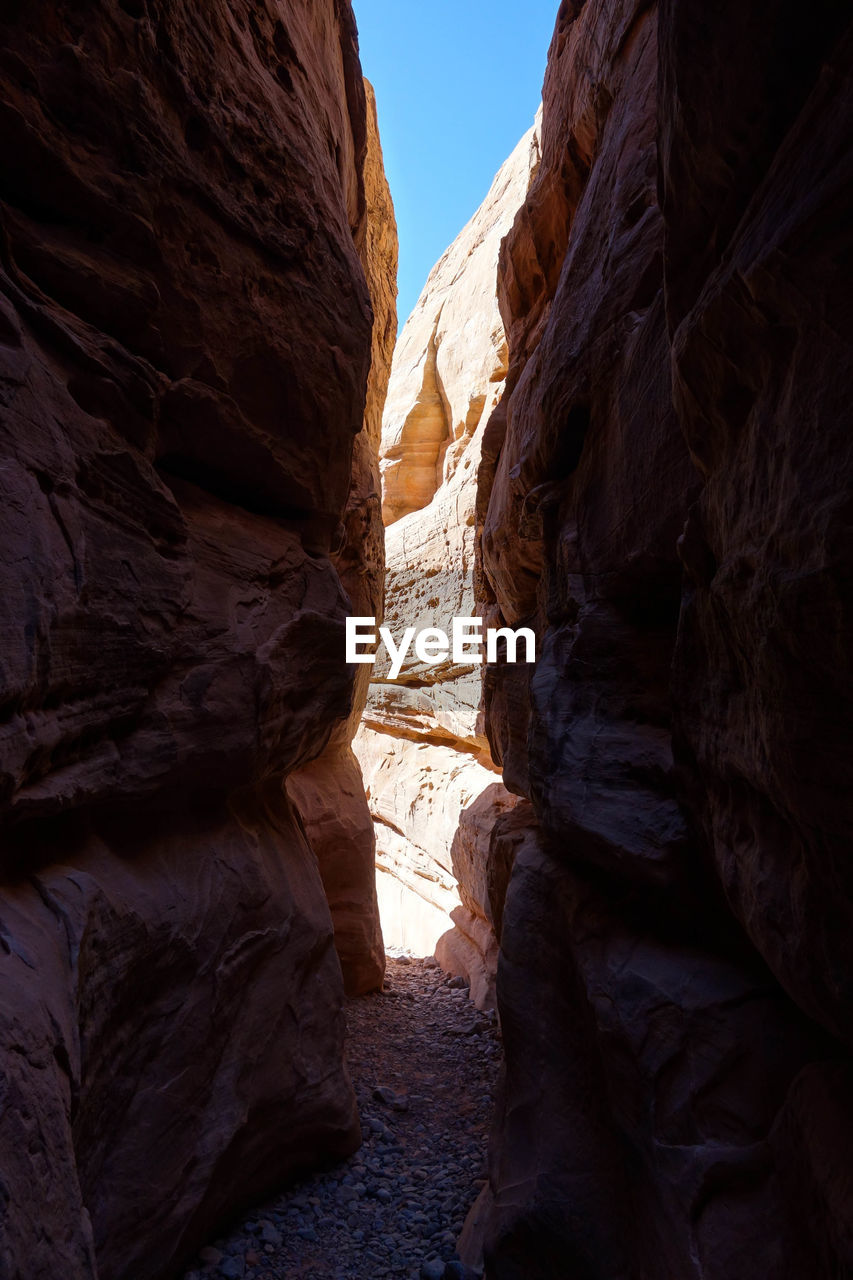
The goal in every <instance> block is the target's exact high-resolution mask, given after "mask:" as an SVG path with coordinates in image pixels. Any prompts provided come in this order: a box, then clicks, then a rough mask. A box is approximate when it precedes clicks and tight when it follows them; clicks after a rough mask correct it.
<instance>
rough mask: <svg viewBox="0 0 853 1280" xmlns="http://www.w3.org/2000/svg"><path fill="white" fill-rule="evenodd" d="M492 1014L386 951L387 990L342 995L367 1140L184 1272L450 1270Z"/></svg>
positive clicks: (481, 1134) (353, 1279) (488, 1094)
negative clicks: (367, 994) (352, 1152)
mask: <svg viewBox="0 0 853 1280" xmlns="http://www.w3.org/2000/svg"><path fill="white" fill-rule="evenodd" d="M500 1056H501V1051H500V1044H499V1038H498V1030H497V1026H496V1019H495V1015H494V1014H492V1013H480V1012H479V1011H478V1010H477V1009H476V1007H475V1006H474V1005H473V1004H472V1003H471V1002H470V1000H469V999H468V990H467V987H465V986H464V984H463V983H462V980H461V979H459V978H448V977H447V975H446V974H445V973H443V972H442V970H441V969H439V968H438V966H437V965H436V964H435V961H434V960H419V959H413V958H410V957H408V956H405V955H398V956H396V957H395V956H389V957H388V973H387V978H386V983H385V990H384V991H383V992H381V993H377V994H375V995H370V996H361V997H359V998H357V999H352V1000H348V1001H347V1060H348V1064H349V1070H350V1075H351V1077H352V1081H353V1085H354V1087H355V1091H356V1097H357V1099H358V1108H359V1114H360V1116H361V1127H362V1134H363V1139H364V1141H363V1144H362V1146H361V1148H360V1150H358V1151H357V1152H356V1153H355V1155H353V1156H351V1157H350V1158H349V1160H347V1161H345V1162H344V1163H342V1164H340V1165H337V1166H336V1167H334V1168H333V1169H327V1170H325V1171H324V1172H322V1173H319V1174H316V1175H314V1176H313V1177H311V1178H309V1179H307V1180H305V1181H303V1182H301V1183H299V1184H297V1185H296V1186H293V1187H291V1188H290V1189H289V1190H287V1191H285V1192H283V1193H282V1194H281V1195H279V1196H277V1197H276V1198H275V1199H274V1200H271V1201H269V1202H268V1203H267V1204H265V1205H263V1206H262V1207H260V1208H258V1209H256V1210H255V1211H254V1212H252V1213H250V1214H248V1216H246V1217H245V1218H244V1219H243V1221H242V1222H241V1223H240V1224H239V1226H237V1227H235V1228H234V1229H233V1230H232V1231H231V1232H230V1234H229V1235H227V1236H225V1237H224V1238H222V1239H218V1240H215V1241H213V1243H212V1244H210V1245H209V1246H208V1247H207V1248H205V1249H202V1251H201V1253H200V1255H199V1257H198V1259H197V1260H196V1262H195V1264H194V1265H193V1267H192V1268H191V1269H190V1271H189V1272H187V1274H186V1277H185V1280H208V1277H210V1278H212V1280H390V1278H391V1277H393V1278H394V1280H453V1278H457V1277H458V1278H461V1280H464V1278H466V1277H470V1276H473V1275H474V1273H473V1272H469V1271H467V1270H466V1269H465V1268H463V1267H462V1266H461V1264H460V1263H459V1261H458V1259H457V1256H456V1241H457V1237H458V1236H459V1233H460V1231H461V1230H462V1226H463V1223H464V1220H465V1217H466V1215H467V1213H468V1210H469V1209H470V1208H471V1206H472V1204H473V1203H474V1201H475V1200H476V1198H477V1196H478V1195H479V1193H480V1190H481V1188H482V1187H483V1186H484V1185H485V1179H486V1144H487V1138H488V1129H489V1124H490V1122H491V1114H492V1099H493V1097H494V1092H495V1084H496V1080H497V1074H498V1068H499V1064H500Z"/></svg>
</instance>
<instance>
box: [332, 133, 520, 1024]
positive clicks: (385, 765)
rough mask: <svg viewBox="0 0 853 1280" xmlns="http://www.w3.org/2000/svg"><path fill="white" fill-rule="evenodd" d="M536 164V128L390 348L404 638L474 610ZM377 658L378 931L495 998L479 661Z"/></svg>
mask: <svg viewBox="0 0 853 1280" xmlns="http://www.w3.org/2000/svg"><path fill="white" fill-rule="evenodd" d="M538 158H539V134H538V126H537V127H534V128H532V129H531V130H530V131H529V132H528V133H527V134H526V135H525V136H524V138H523V139H522V140H521V142H520V143H519V144H518V146H517V147H516V149H515V150H514V152H513V154H512V155H511V156H510V158H509V159H508V160H507V161H506V163H505V164H504V165H503V167H502V168H501V170H500V171H499V173H498V174H497V176H496V177H495V180H494V182H493V184H492V187H491V189H490V191H489V193H488V195H487V196H486V199H485V200H484V202H483V204H482V205H481V207H480V208H479V209H478V210H477V212H476V213H475V215H474V216H473V217H472V219H471V221H470V222H469V223H468V225H467V226H466V227H465V228H464V229H463V230H462V232H461V233H460V234H459V236H458V237H457V239H456V240H455V241H454V243H453V244H452V245H451V246H450V248H449V249H448V250H447V252H446V253H445V254H444V255H443V257H442V258H441V259H440V261H439V262H438V263H437V264H436V265H435V267H434V268H433V270H432V272H431V273H430V276H429V279H428V280H427V283H426V285H425V287H424V290H423V293H422V294H421V297H420V298H419V300H418V303H417V305H416V307H415V310H414V311H413V312H412V314H411V316H410V317H409V318H408V320H407V322H406V324H405V326H404V328H403V331H402V333H401V335H400V338H399V341H398V343H397V346H396V349H395V351H394V360H393V367H392V371H391V381H390V384H389V388H388V398H387V401H386V405H385V414H384V420H383V427H382V447H381V470H382V485H383V509H384V516H385V520H386V524H387V529H386V560H387V571H386V572H387V576H386V600H385V617H386V622H387V624H388V626H389V627H390V628H391V630H392V632H393V634H394V635H395V636H396V637H398V638H399V637H400V636H401V635H402V633H403V631H404V630H405V628H406V627H412V626H414V627H418V628H421V627H428V626H438V627H442V628H443V629H445V630H446V631H447V632H448V633H449V631H450V627H451V619H452V618H453V617H454V616H461V617H469V616H473V615H475V614H476V612H477V609H476V606H475V604H474V534H475V530H474V507H475V502H476V490H477V468H478V465H479V461H480V454H481V449H482V440H483V433H484V431H485V427H486V423H487V422H488V420H489V417H490V415H491V412H492V410H493V409H494V407H495V405H496V403H497V402H498V400H499V399H500V396H501V393H502V391H503V384H504V378H505V375H506V359H507V348H506V338H505V334H504V330H503V325H502V322H501V318H500V314H499V312H498V305H497V263H498V254H499V249H500V243H501V240H502V238H503V236H504V235H505V234H506V232H507V231H508V229H509V227H510V226H511V224H512V220H513V218H514V216H515V213H516V210H517V209H518V208H519V206H520V205H521V204H522V202H523V200H524V197H525V194H526V192H527V188H528V186H529V184H530V180H531V177H532V174H533V173H534V172H535V168H536V164H537V163H538ZM382 658H383V660H382V661H381V662H377V664H376V667H375V668H373V669H372V670H371V684H370V694H369V698H368V701H367V708H366V711H365V715H364V721H363V724H362V728H361V729H360V731H359V734H358V737H357V739H356V751H357V754H358V756H359V759H360V761H361V764H362V768H363V771H364V779H365V785H366V788H367V794H368V800H369V803H370V807H371V811H372V813H373V816H374V820H375V824H376V840H377V874H378V887H379V895H380V900H381V903H382V914H383V925H384V928H385V933H386V939H387V941H388V942H389V943H397V944H400V945H407V946H410V947H412V948H413V949H415V950H416V951H419V952H421V953H422V954H429V953H431V952H432V951H433V949H434V947H435V945H436V942H437V940H438V939H439V938H441V939H442V942H441V945H440V946H439V952H438V954H439V957H440V959H441V960H442V963H443V964H444V965H445V967H447V968H449V969H452V970H454V971H455V972H458V973H461V974H464V975H465V976H466V977H468V978H469V979H470V980H471V981H472V982H473V984H474V994H475V996H476V998H477V1000H478V1002H480V1003H483V1004H488V1003H491V1002H492V999H493V996H492V990H491V988H492V984H493V976H494V966H495V962H496V953H497V949H496V944H495V941H494V935H493V932H492V928H491V922H490V918H489V905H488V896H487V894H486V892H485V887H484V885H481V884H480V883H479V879H478V877H479V868H481V867H482V866H484V865H485V857H486V850H487V847H488V834H489V830H490V828H491V825H492V823H493V822H494V820H495V817H496V816H497V815H498V814H499V813H502V812H504V811H505V810H506V809H508V808H511V807H512V806H513V805H514V804H515V797H513V796H511V795H510V794H509V793H508V792H507V791H506V790H505V788H504V787H503V786H502V784H501V782H500V778H499V775H498V774H497V772H496V771H495V768H494V766H493V764H492V761H491V759H490V756H489V753H488V743H487V741H486V738H485V736H484V733H483V726H482V715H481V686H482V680H481V670H482V669H481V668H480V667H478V666H475V665H473V664H468V665H464V664H459V663H454V662H453V661H452V659H448V661H446V662H442V663H440V664H438V665H435V666H427V665H426V664H424V663H421V662H419V661H418V660H417V658H416V657H414V655H410V660H409V661H408V662H407V663H406V665H405V666H404V668H403V671H402V674H401V676H400V677H399V679H398V680H396V681H391V680H389V678H388V662H387V657H386V655H385V654H384V651H383V654H382ZM365 670H368V668H365ZM484 842H485V843H484ZM469 867H470V871H471V874H470V875H469V874H468V870H467V869H468V868H469ZM451 917H452V918H451Z"/></svg>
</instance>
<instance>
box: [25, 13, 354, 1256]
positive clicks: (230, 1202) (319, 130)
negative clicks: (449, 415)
mask: <svg viewBox="0 0 853 1280" xmlns="http://www.w3.org/2000/svg"><path fill="white" fill-rule="evenodd" d="M0 24H2V39H0V61H1V62H2V83H3V92H2V100H1V101H0V125H2V132H3V138H4V161H3V166H2V174H0V199H2V204H0V217H2V238H0V268H2V271H0V285H1V286H2V302H1V303H0V317H2V318H0V404H2V414H1V415H0V455H2V457H0V487H2V493H3V500H2V503H0V528H2V533H0V541H1V542H2V546H3V549H4V555H3V558H2V564H0V595H1V596H2V600H3V617H2V646H0V830H2V837H0V838H2V864H0V865H2V891H1V892H0V945H2V952H0V967H2V970H3V972H2V983H3V990H4V1000H3V1007H2V1013H0V1078H2V1084H1V1085H0V1092H1V1093H2V1108H0V1185H2V1189H3V1190H2V1195H3V1220H2V1225H0V1274H2V1275H3V1276H9V1277H13V1276H21V1277H23V1276H26V1277H27V1280H38V1278H40V1277H44V1278H45V1280H48V1278H50V1280H56V1278H57V1277H58V1276H62V1277H63V1280H78V1278H80V1280H82V1278H83V1277H93V1276H94V1275H95V1274H96V1273H97V1274H98V1275H99V1276H100V1277H101V1278H102V1280H108V1278H109V1277H120V1276H121V1277H129V1276H133V1277H134V1280H144V1278H145V1277H155V1276H156V1277H160V1276H166V1275H171V1274H174V1273H175V1270H176V1268H177V1265H178V1262H179V1260H180V1258H181V1257H182V1256H184V1255H185V1254H187V1253H188V1252H190V1251H192V1249H193V1248H194V1247H195V1246H196V1245H197V1244H198V1243H199V1242H200V1241H201V1240H202V1239H203V1238H204V1236H205V1235H206V1234H207V1233H208V1232H209V1231H210V1229H211V1227H212V1226H213V1224H215V1223H216V1222H217V1221H219V1220H220V1218H221V1217H222V1215H223V1214H225V1213H227V1212H228V1211H229V1210H231V1209H232V1208H233V1207H234V1206H235V1205H236V1204H237V1203H238V1202H240V1201H243V1200H245V1199H248V1198H250V1197H252V1196H253V1195H256V1194H257V1193H259V1192H260V1191H261V1190H262V1189H263V1188H264V1187H266V1186H269V1185H270V1184H272V1183H275V1182H277V1181H279V1180H280V1179H281V1178H282V1177H283V1176H285V1175H286V1174H288V1173H290V1172H291V1171H293V1170H294V1169H296V1168H298V1167H300V1166H302V1165H304V1164H305V1163H306V1162H313V1161H316V1160H317V1159H320V1158H323V1157H325V1156H329V1155H332V1154H334V1153H337V1152H341V1151H343V1150H346V1149H350V1148H351V1147H352V1146H353V1145H354V1144H355V1143H356V1142H357V1140H358V1126H357V1121H356V1117H355V1110H354V1102H353V1097H352V1093H351V1089H350V1086H349V1083H348V1080H347V1078H346V1075H345V1072H344V1070H343V1066H342V1062H341V1049H342V1032H343V1027H342V1014H341V1005H342V995H343V993H342V987H341V977H340V967H339V963H338V960H337V958H336V956H335V952H334V947H333V934H332V927H331V921H330V918H329V911H328V907H327V904H326V901H325V898H324V894H323V888H322V884H321V880H320V876H319V874H318V870H317V864H316V860H315V858H314V855H313V853H312V851H311V849H310V847H309V845H308V843H307V841H306V839H305V835H304V832H303V830H302V826H301V824H300V823H299V821H298V820H297V818H296V816H295V815H294V812H293V809H292V807H291V805H290V803H289V801H288V800H287V799H286V797H285V795H284V793H283V789H282V779H283V777H284V775H285V774H286V773H287V772H289V771H290V770H292V769H294V768H296V767H298V766H299V765H300V764H303V763H304V762H306V761H307V760H308V759H310V758H311V757H312V756H316V755H317V754H318V753H320V752H321V750H322V749H323V747H324V745H325V743H326V742H327V740H328V738H329V736H330V733H331V731H332V729H333V726H334V725H335V723H336V722H338V721H340V720H341V719H342V718H344V717H346V716H347V714H348V712H349V710H350V707H351V700H352V676H351V672H348V670H347V668H346V667H345V665H344V663H343V661H342V655H343V617H344V614H345V611H346V608H347V601H346V598H345V596H344V594H343V592H342V589H341V585H340V581H339V578H338V575H337V573H336V572H335V570H334V568H333V566H332V564H331V561H330V559H329V552H330V550H331V549H332V548H334V547H336V546H337V545H338V544H339V543H340V540H341V536H342V528H343V526H342V524H341V521H342V517H343V515H344V511H345V507H346V502H347V494H348V491H349V490H350V487H351V479H352V477H351V459H352V451H353V450H352V445H353V438H354V436H355V435H356V433H357V432H358V431H359V429H360V427H361V424H362V419H363V413H364V404H365V384H366V379H367V372H368V367H369V362H370V333H371V313H370V304H369V297H368V290H367V287H366V285H365V280H364V274H363V270H362V267H361V264H360V262H359V256H358V249H357V247H356V245H357V244H359V245H360V244H361V243H362V242H363V240H364V236H365V227H364V217H365V198H364V184H363V179H362V163H363V159H364V153H365V142H366V138H365V102H364V90H363V87H362V80H361V73H360V68H359V63H358V56H357V47H356V38H355V28H354V23H353V19H352V15H351V12H350V7H349V5H348V4H346V3H338V2H337V0H294V3H292V4H289V5H287V6H282V5H279V4H272V3H260V4H257V3H248V0H234V2H232V3H228V4H225V3H222V2H221V0H212V3H210V4H206V5H204V6H202V7H201V8H199V7H193V8H191V9H187V8H185V7H182V6H180V5H176V4H167V5H161V4H155V3H154V2H153V0H120V2H119V0H102V2H99V3H97V4H96V5H95V6H89V7H88V8H86V9H85V10H81V9H79V7H74V6H67V5H59V6H57V5H52V4H47V3H42V2H41V0H36V2H35V3H34V4H31V5H27V6H21V5H12V6H11V7H10V6H6V7H5V9H4V12H3V14H2V17H0Z"/></svg>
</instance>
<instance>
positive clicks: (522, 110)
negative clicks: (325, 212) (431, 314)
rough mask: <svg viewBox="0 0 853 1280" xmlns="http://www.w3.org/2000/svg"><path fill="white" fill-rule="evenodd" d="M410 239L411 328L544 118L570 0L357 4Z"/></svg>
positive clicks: (404, 289) (405, 306) (405, 267)
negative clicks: (510, 161) (417, 308)
mask: <svg viewBox="0 0 853 1280" xmlns="http://www.w3.org/2000/svg"><path fill="white" fill-rule="evenodd" d="M353 8H354V9H355V14H356V19H357V21H358V27H359V41H360V46H361V62H362V66H363V67H364V74H365V75H366V76H367V78H368V79H369V80H370V81H371V82H372V84H373V86H374V88H375V90H376V101H377V108H378V112H379V129H380V133H381V135H382V148H383V151H384V154H385V169H386V172H387V174H388V181H389V183H390V185H391V194H392V196H393V198H394V207H395V209H396V212H397V226H398V231H399V237H400V273H399V287H400V296H399V298H398V301H397V307H398V312H399V317H400V326H401V327H402V325H403V322H404V321H405V319H406V317H407V316H408V314H409V312H410V311H411V310H412V308H413V307H414V305H415V302H416V301H417V299H418V294H419V293H420V291H421V289H422V288H423V286H424V283H425V281H426V278H427V275H428V274H429V271H430V268H431V267H432V265H433V263H434V262H436V261H437V260H438V258H439V257H440V256H441V254H442V253H443V252H444V250H445V249H446V248H447V246H448V245H449V244H450V243H451V241H452V240H454V239H455V237H456V236H457V234H458V233H459V232H460V231H461V230H462V228H463V226H464V225H465V223H466V222H467V221H468V219H469V218H470V217H471V214H472V213H474V211H475V210H476V209H477V207H478V206H479V204H480V203H481V201H482V200H483V197H484V196H485V194H486V192H487V191H488V189H489V186H490V185H491V181H492V178H493V177H494V175H495V173H496V172H497V170H498V169H499V168H500V166H501V165H502V164H503V162H504V160H505V159H506V157H507V156H508V155H509V153H510V151H512V149H513V147H514V146H515V144H516V142H517V141H518V139H519V138H520V137H521V135H522V134H523V133H524V132H525V130H526V129H528V128H529V127H530V125H531V124H532V123H533V117H534V115H535V114H536V108H537V106H538V105H539V99H540V96H541V91H542V78H543V76H544V74H545V61H546V57H547V53H548V45H549V43H550V40H551V33H552V31H553V29H554V22H555V20H556V17H557V9H558V8H559V0H524V3H521V4H519V3H518V0H428V2H427V3H422V2H419V0H353Z"/></svg>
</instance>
